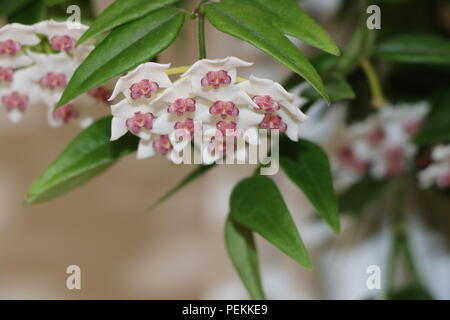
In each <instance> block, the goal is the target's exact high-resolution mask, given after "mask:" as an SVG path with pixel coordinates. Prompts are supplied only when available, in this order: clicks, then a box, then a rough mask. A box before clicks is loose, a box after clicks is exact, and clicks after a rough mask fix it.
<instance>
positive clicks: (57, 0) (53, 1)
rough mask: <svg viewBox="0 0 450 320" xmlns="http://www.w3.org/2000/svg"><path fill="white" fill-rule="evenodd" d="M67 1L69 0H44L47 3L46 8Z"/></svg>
mask: <svg viewBox="0 0 450 320" xmlns="http://www.w3.org/2000/svg"><path fill="white" fill-rule="evenodd" d="M67 1H69V0H45V2H46V3H47V5H48V6H54V5H56V4H60V3H64V2H67Z"/></svg>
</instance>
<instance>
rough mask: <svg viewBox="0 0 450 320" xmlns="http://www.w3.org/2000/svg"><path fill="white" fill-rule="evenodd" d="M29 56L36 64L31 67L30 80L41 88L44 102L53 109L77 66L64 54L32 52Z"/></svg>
mask: <svg viewBox="0 0 450 320" xmlns="http://www.w3.org/2000/svg"><path fill="white" fill-rule="evenodd" d="M29 55H30V57H31V58H32V59H33V62H34V65H33V66H31V67H29V71H30V73H31V74H30V80H31V81H33V83H34V85H35V86H38V87H39V89H40V96H41V99H42V101H43V102H44V103H45V104H46V105H47V106H48V107H50V108H52V107H54V106H55V104H56V103H57V102H58V101H59V99H60V98H61V95H62V93H63V91H64V89H65V88H66V87H67V83H68V82H69V80H70V78H71V77H72V75H73V73H74V71H75V69H76V68H77V64H76V62H75V61H74V60H73V59H71V58H70V57H69V56H68V55H67V54H66V53H64V52H60V53H57V54H45V53H36V52H30V53H29Z"/></svg>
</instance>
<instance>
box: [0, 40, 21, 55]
mask: <svg viewBox="0 0 450 320" xmlns="http://www.w3.org/2000/svg"><path fill="white" fill-rule="evenodd" d="M21 48H22V46H21V45H20V43H19V42H17V41H14V40H11V39H9V40H6V41H0V55H5V54H8V55H10V56H15V55H16V54H17V53H18V52H19V51H20V49H21Z"/></svg>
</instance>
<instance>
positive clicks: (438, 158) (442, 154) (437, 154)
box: [417, 144, 450, 189]
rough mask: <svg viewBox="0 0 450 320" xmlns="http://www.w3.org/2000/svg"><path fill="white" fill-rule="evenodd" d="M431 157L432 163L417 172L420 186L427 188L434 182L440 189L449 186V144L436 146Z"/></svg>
mask: <svg viewBox="0 0 450 320" xmlns="http://www.w3.org/2000/svg"><path fill="white" fill-rule="evenodd" d="M431 158H432V160H433V163H432V164H430V165H429V166H428V167H426V168H425V169H423V170H422V171H420V172H419V173H418V174H417V178H418V179H419V183H420V186H421V187H422V188H429V187H431V186H432V185H433V184H436V185H437V186H438V187H439V188H442V189H444V188H448V187H450V144H448V145H438V146H436V147H435V148H434V149H433V152H432V154H431Z"/></svg>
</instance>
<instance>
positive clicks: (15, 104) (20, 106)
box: [2, 91, 28, 112]
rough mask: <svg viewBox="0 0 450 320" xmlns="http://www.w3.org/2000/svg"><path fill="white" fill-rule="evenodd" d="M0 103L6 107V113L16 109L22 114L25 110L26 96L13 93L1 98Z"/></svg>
mask: <svg viewBox="0 0 450 320" xmlns="http://www.w3.org/2000/svg"><path fill="white" fill-rule="evenodd" d="M2 102H3V104H4V105H5V107H6V111H8V112H10V111H12V110H13V109H17V110H19V111H21V112H24V111H25V109H26V108H27V103H28V96H27V95H21V94H20V93H18V92H17V91H13V92H12V93H11V94H10V95H7V96H3V98H2Z"/></svg>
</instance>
